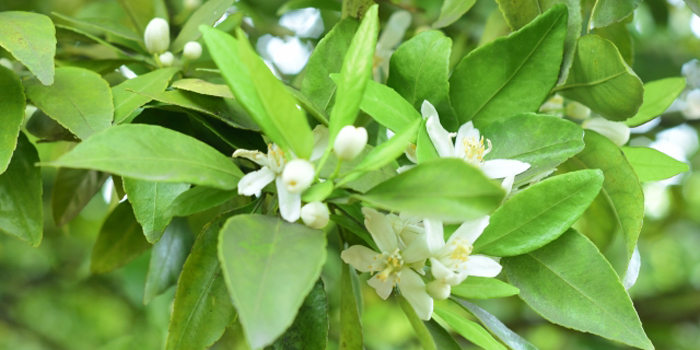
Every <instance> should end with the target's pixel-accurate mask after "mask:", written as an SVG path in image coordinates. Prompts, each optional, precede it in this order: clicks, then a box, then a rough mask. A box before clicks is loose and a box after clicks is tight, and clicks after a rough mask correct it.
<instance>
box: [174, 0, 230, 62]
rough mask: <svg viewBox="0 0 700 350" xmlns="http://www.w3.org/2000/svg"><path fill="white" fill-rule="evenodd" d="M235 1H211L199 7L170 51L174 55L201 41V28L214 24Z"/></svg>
mask: <svg viewBox="0 0 700 350" xmlns="http://www.w3.org/2000/svg"><path fill="white" fill-rule="evenodd" d="M233 1H234V0H209V1H207V2H205V3H203V4H202V5H201V6H199V8H198V9H197V10H196V11H195V12H194V13H193V14H192V15H191V16H190V18H189V19H188V20H187V23H185V25H184V26H183V27H182V29H181V30H180V33H179V34H178V35H177V38H175V40H174V41H173V43H172V44H171V45H170V51H172V53H178V52H180V51H182V49H183V48H184V47H185V44H187V42H189V41H195V40H197V39H199V37H200V36H201V35H202V34H201V32H200V31H199V26H200V25H207V26H210V25H212V24H214V22H216V20H218V19H219V18H221V16H223V14H224V13H225V12H226V9H228V8H229V7H231V5H232V4H233Z"/></svg>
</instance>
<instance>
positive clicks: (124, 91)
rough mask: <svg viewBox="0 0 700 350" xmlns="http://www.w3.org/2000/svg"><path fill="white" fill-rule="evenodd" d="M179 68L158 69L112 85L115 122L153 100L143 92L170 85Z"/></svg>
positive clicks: (150, 91) (147, 92) (156, 90)
mask: <svg viewBox="0 0 700 350" xmlns="http://www.w3.org/2000/svg"><path fill="white" fill-rule="evenodd" d="M178 70H179V69H178V68H163V69H158V70H156V71H153V72H149V73H146V74H143V75H139V76H138V77H136V78H134V79H129V80H127V81H125V82H123V83H121V84H119V85H116V86H114V87H112V95H113V96H114V123H115V124H120V123H121V122H123V121H124V120H125V119H126V118H127V117H128V116H129V115H131V113H133V112H134V110H136V108H139V107H141V106H143V105H145V104H146V103H148V102H150V101H151V98H150V97H147V96H144V95H142V94H149V93H156V92H161V91H164V90H165V88H166V87H168V82H169V81H170V79H172V77H173V75H175V73H177V72H178Z"/></svg>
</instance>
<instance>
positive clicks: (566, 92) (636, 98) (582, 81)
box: [555, 34, 644, 121]
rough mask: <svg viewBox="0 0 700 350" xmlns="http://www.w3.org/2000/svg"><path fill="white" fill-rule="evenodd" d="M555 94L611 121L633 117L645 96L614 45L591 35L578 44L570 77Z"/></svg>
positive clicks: (581, 39)
mask: <svg viewBox="0 0 700 350" xmlns="http://www.w3.org/2000/svg"><path fill="white" fill-rule="evenodd" d="M555 90H556V91H558V92H559V93H560V94H561V95H562V96H564V97H567V98H570V99H572V100H576V101H578V102H581V103H582V104H584V105H586V106H588V107H589V108H590V109H591V110H593V111H594V112H596V113H598V114H600V115H602V116H603V117H605V118H607V119H610V120H613V121H623V120H625V119H628V118H631V117H634V116H635V115H636V114H637V111H638V110H639V106H641V105H642V98H643V93H644V87H643V85H642V81H641V80H639V77H637V75H636V74H635V73H634V72H633V71H632V69H631V68H630V67H629V66H627V64H626V63H625V61H624V60H623V59H622V56H620V52H619V51H618V50H617V48H616V47H615V44H613V43H612V42H611V41H610V40H608V39H604V38H602V37H599V36H597V35H592V34H591V35H586V36H582V37H581V38H580V39H579V40H578V47H577V48H576V54H575V55H574V62H573V64H572V65H571V70H570V71H569V77H568V78H567V79H566V83H565V84H564V85H563V86H559V87H557V88H556V89H555Z"/></svg>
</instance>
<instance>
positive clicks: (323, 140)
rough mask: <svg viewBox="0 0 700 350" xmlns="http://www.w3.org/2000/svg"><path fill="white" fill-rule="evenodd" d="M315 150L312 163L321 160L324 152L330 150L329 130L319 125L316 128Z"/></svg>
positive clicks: (311, 159)
mask: <svg viewBox="0 0 700 350" xmlns="http://www.w3.org/2000/svg"><path fill="white" fill-rule="evenodd" d="M313 133H314V148H313V151H312V152H311V158H309V160H310V161H314V160H316V159H319V158H321V156H323V152H325V151H326V148H328V128H327V127H325V126H323V125H321V124H319V125H316V127H315V128H314V131H313Z"/></svg>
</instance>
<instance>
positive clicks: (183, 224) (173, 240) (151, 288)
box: [129, 197, 194, 305]
mask: <svg viewBox="0 0 700 350" xmlns="http://www.w3.org/2000/svg"><path fill="white" fill-rule="evenodd" d="M129 200H131V197H129ZM192 242H194V236H193V234H192V231H190V227H189V223H188V222H187V219H184V218H175V219H174V220H173V222H172V223H170V225H168V228H167V229H165V233H163V237H162V238H161V239H160V240H159V241H158V242H157V243H156V244H154V245H153V250H152V251H151V262H150V263H149V265H148V275H147V276H146V286H145V287H144V291H143V304H144V305H147V304H148V303H150V302H151V300H153V298H155V297H156V296H158V295H160V294H161V293H163V292H165V291H166V290H168V288H170V287H171V286H173V285H175V282H176V281H177V277H178V276H180V271H181V270H182V265H183V264H184V263H185V259H187V255H189V253H190V248H192Z"/></svg>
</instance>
